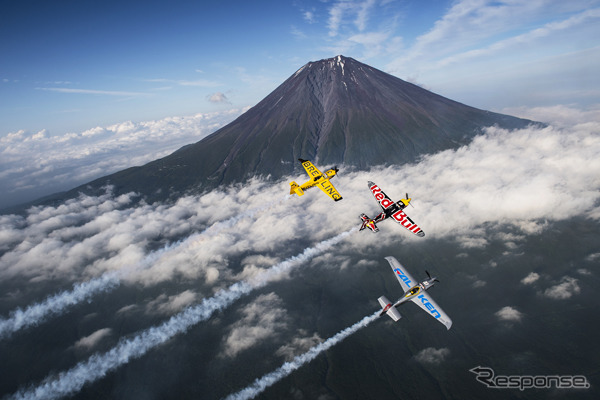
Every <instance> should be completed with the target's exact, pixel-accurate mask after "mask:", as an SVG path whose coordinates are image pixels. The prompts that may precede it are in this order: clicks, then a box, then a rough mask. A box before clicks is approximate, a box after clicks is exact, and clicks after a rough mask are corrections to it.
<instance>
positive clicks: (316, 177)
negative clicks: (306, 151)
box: [290, 158, 342, 201]
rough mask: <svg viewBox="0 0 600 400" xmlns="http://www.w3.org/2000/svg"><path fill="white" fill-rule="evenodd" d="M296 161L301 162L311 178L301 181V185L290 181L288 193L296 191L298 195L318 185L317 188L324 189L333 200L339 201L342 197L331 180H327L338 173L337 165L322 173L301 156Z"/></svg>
mask: <svg viewBox="0 0 600 400" xmlns="http://www.w3.org/2000/svg"><path fill="white" fill-rule="evenodd" d="M298 161H300V162H301V163H302V166H303V167H304V169H305V170H306V173H307V174H308V176H309V177H310V178H311V179H310V180H309V181H308V182H306V183H303V184H302V185H298V184H297V183H296V182H291V183H290V186H291V189H290V194H294V193H296V194H297V195H298V196H302V195H303V194H304V191H305V190H308V189H310V188H312V187H315V186H318V187H319V189H321V190H322V191H324V192H325V193H326V194H327V195H328V196H329V197H331V198H332V199H333V200H334V201H339V200H341V199H342V196H340V194H339V193H338V191H337V190H335V188H334V187H333V185H332V184H331V182H329V180H330V179H331V178H333V177H334V176H335V175H336V174H337V173H338V171H339V170H338V169H337V167H335V168H332V169H330V170H328V171H326V172H325V173H324V174H323V173H321V171H319V170H318V169H317V167H315V166H314V165H313V163H311V162H310V161H308V160H303V159H301V158H299V159H298Z"/></svg>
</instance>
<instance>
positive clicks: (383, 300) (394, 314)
mask: <svg viewBox="0 0 600 400" xmlns="http://www.w3.org/2000/svg"><path fill="white" fill-rule="evenodd" d="M377 301H379V305H380V306H381V308H382V309H383V311H382V312H381V314H379V315H380V316H381V315H383V313H386V314H387V315H388V316H389V317H390V318H391V319H393V320H394V321H398V320H399V319H400V318H402V315H400V312H399V311H398V310H397V309H396V307H394V306H393V305H392V303H391V302H390V301H389V300H388V299H387V297H385V296H381V297H380V298H378V299H377Z"/></svg>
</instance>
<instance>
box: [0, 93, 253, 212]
mask: <svg viewBox="0 0 600 400" xmlns="http://www.w3.org/2000/svg"><path fill="white" fill-rule="evenodd" d="M220 99H221V100H220V101H224V100H223V99H225V100H226V98H225V97H224V95H222V96H221V98H220ZM240 113H241V112H240V110H228V111H224V112H214V113H207V114H196V115H191V116H185V117H170V118H165V119H162V120H157V121H146V122H139V123H134V122H131V121H128V122H123V123H120V124H115V125H111V126H107V127H96V128H93V129H89V130H87V131H84V132H80V133H67V134H64V135H60V136H56V135H52V134H50V133H49V132H47V131H45V130H44V131H41V132H37V133H29V132H25V131H23V130H21V131H18V132H12V133H9V134H8V135H6V136H4V137H0V171H1V172H0V189H1V190H2V192H3V196H2V200H0V209H1V208H5V207H8V206H10V205H12V204H15V203H17V202H25V201H27V200H33V199H35V198H36V197H41V196H43V195H48V194H50V193H55V192H58V191H61V190H67V189H71V188H73V187H75V186H77V185H80V184H83V183H85V182H89V181H91V180H93V179H95V178H98V177H100V176H104V175H107V174H110V173H112V172H116V171H119V170H122V169H125V168H128V167H132V166H136V165H142V164H145V163H147V162H150V161H153V160H155V159H157V158H160V157H164V156H166V155H168V154H170V153H172V152H173V151H175V150H177V149H178V148H180V147H182V146H184V145H186V144H189V143H194V142H197V141H199V140H201V139H202V138H204V137H205V136H207V135H208V134H210V133H212V132H214V131H215V130H217V129H218V128H220V127H222V126H223V125H225V123H228V122H230V121H231V120H233V119H234V118H235V117H237V116H238V115H239V114H240Z"/></svg>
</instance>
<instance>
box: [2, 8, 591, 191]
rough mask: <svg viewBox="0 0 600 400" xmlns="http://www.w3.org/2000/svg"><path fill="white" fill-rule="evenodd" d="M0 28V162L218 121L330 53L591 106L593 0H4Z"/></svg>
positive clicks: (407, 75) (416, 77) (441, 82)
mask: <svg viewBox="0 0 600 400" xmlns="http://www.w3.org/2000/svg"><path fill="white" fill-rule="evenodd" d="M0 37H2V40H1V41H0V54H1V57H0V156H1V157H2V158H3V159H4V161H5V162H6V160H9V159H10V160H13V161H14V162H15V163H16V161H15V160H29V159H32V160H35V162H36V163H39V162H40V161H39V157H40V156H39V154H40V153H42V152H44V151H46V152H50V151H51V150H52V151H55V152H60V151H62V148H61V146H63V147H64V146H65V143H69V142H72V141H73V140H75V139H76V140H78V141H79V142H78V143H80V142H82V141H83V138H84V137H85V138H86V140H88V141H89V140H90V139H89V137H90V136H94V137H95V138H96V142H94V146H95V148H99V147H101V146H102V145H103V143H104V142H102V141H100V140H99V138H100V137H102V138H105V139H107V140H112V141H114V136H111V135H113V134H116V133H115V132H123V129H122V124H126V123H129V122H128V121H131V123H133V124H143V123H144V124H148V123H150V122H149V121H163V122H164V119H165V118H170V117H175V116H180V117H186V116H196V117H194V118H195V120H196V121H198V119H199V118H198V117H197V116H198V115H199V114H202V115H210V117H209V118H208V119H209V120H210V121H211V123H212V124H213V125H210V126H217V125H216V120H215V118H216V119H218V118H217V117H215V115H221V114H220V113H222V117H221V118H220V119H219V123H225V122H228V121H230V120H231V119H233V118H235V116H237V115H239V113H240V112H243V111H244V110H245V109H247V107H250V106H253V105H254V104H256V103H257V102H258V101H260V100H261V99H262V98H264V97H265V96H266V95H267V94H269V93H270V92H271V91H272V90H274V89H275V88H276V87H277V86H278V85H279V84H280V83H282V82H283V81H284V80H285V79H286V78H288V77H289V76H290V75H292V74H293V73H294V72H295V71H296V70H297V69H298V68H300V67H301V66H302V65H304V64H305V63H307V62H309V61H315V60H319V59H323V58H329V57H333V56H336V55H338V54H343V55H345V56H348V57H353V58H355V59H357V60H359V61H361V62H364V63H367V64H369V65H371V66H373V67H375V68H378V69H381V70H383V71H386V72H389V73H392V74H393V75H395V76H398V77H399V78H401V79H404V80H408V81H411V82H414V83H417V84H419V85H421V86H423V87H425V88H427V89H429V90H432V91H434V92H436V93H438V94H441V95H443V96H446V97H449V98H451V99H454V100H457V101H460V102H463V103H466V104H468V105H471V106H474V107H478V108H482V109H488V110H493V111H500V112H512V111H515V110H519V113H520V114H525V115H519V116H528V115H527V110H531V109H534V108H539V107H558V106H560V107H569V108H570V109H573V108H575V109H579V110H583V112H589V111H590V110H597V109H598V107H599V104H600V100H599V99H600V74H598V73H597V71H599V70H600V1H598V0H573V1H569V2H565V1H557V0H527V1H516V0H510V1H484V0H457V1H411V0H409V1H404V0H347V1H326V0H310V1H309V0H291V1H256V2H248V1H222V2H212V4H209V3H206V2H199V1H169V2H166V1H103V2H97V1H82V0H79V1H39V0H38V1H28V0H22V1H14V0H9V1H5V2H3V11H2V13H1V14H0ZM215 113H216V114H215ZM186 121H187V120H186ZM187 122H189V121H187ZM163 125H164V124H163ZM174 125H176V123H175V122H173V121H171V122H170V126H171V128H172V129H170V130H168V132H170V133H172V132H173V131H175V130H176V129H175V128H173V126H174ZM144 126H146V125H144ZM207 126H208V125H207ZM137 128H139V129H137V130H136V132H138V133H139V132H140V129H141V128H140V126H139V125H137ZM201 128H202V129H200V128H198V129H200V130H202V131H203V132H204V130H205V129H204V128H206V126H204V125H203V126H202V127H201ZM98 129H100V130H103V134H102V135H90V134H89V132H90V130H93V132H95V133H97V130H98ZM192 130H193V129H192ZM165 132H166V131H165ZM203 134H204V133H203ZM138 137H143V135H138ZM198 139H199V136H191V137H189V138H188V139H183V138H182V139H181V140H182V141H183V142H185V140H189V142H195V141H197V140H198ZM119 140H120V142H127V143H130V144H131V148H134V147H138V148H141V147H140V146H139V145H138V143H134V142H135V141H134V140H133V139H132V138H131V137H127V136H126V133H125V134H124V133H122V134H121V136H120V137H119ZM34 141H35V142H36V143H37V146H33V145H31V144H32V143H33V142H34ZM42 142H43V145H41V144H42ZM175 145H176V146H179V145H180V142H176V143H175V144H174V146H175ZM109 147H110V146H109ZM175 148H177V147H164V148H163V149H162V151H163V152H164V151H172V150H174V149H175ZM69 149H70V154H71V155H70V156H69V157H71V158H81V157H83V155H85V154H87V153H86V152H90V148H89V147H86V146H83V147H81V146H80V147H76V148H69ZM157 154H158V153H156V152H153V153H151V154H149V155H148V157H155V156H156V155H157ZM161 154H162V153H161ZM35 157H37V158H35ZM61 157H62V156H61ZM65 158H66V157H65ZM149 159H151V158H149ZM149 159H148V160H138V159H136V161H139V162H143V161H149ZM11 162H12V161H11ZM22 162H23V163H25V161H22ZM44 162H46V161H44V160H42V163H41V164H42V167H39V166H38V167H39V168H42V169H43V168H46V169H49V168H55V167H54V164H52V163H51V162H50V161H48V162H46V164H44ZM15 163H13V164H11V165H10V166H6V165H0V167H2V169H5V171H4V173H3V172H2V171H0V187H2V188H5V187H6V186H7V185H9V186H10V182H12V181H14V180H15V179H16V176H15V175H11V174H9V173H8V172H6V171H8V170H9V169H10V170H11V171H17V170H19V169H22V168H23V166H21V165H17V164H15ZM0 164H2V162H0ZM29 164H31V162H29ZM51 164H52V166H51ZM122 166H123V165H122V164H119V165H118V167H119V168H120V167H122ZM114 168H116V166H113V167H112V168H109V167H107V168H104V171H106V172H112V171H113V170H114ZM89 176H91V175H89V174H88V175H86V179H87V177H89ZM82 179H83V178H82ZM20 185H21V187H25V186H28V187H32V186H35V185H36V184H35V183H31V182H29V183H24V182H21V183H20ZM65 185H66V183H65Z"/></svg>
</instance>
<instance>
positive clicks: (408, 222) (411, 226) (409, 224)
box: [392, 210, 421, 233]
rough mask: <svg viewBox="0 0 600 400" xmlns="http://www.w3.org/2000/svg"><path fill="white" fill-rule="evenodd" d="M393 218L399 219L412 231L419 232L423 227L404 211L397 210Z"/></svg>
mask: <svg viewBox="0 0 600 400" xmlns="http://www.w3.org/2000/svg"><path fill="white" fill-rule="evenodd" d="M392 218H394V219H395V220H396V221H398V222H399V223H400V224H401V225H402V226H403V227H405V228H406V229H408V230H409V231H411V232H414V233H418V232H419V231H420V230H421V228H419V226H418V225H417V224H415V223H414V222H413V221H412V220H411V219H410V218H409V217H408V215H406V214H405V213H404V211H402V210H400V211H396V212H395V213H393V214H392Z"/></svg>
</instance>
